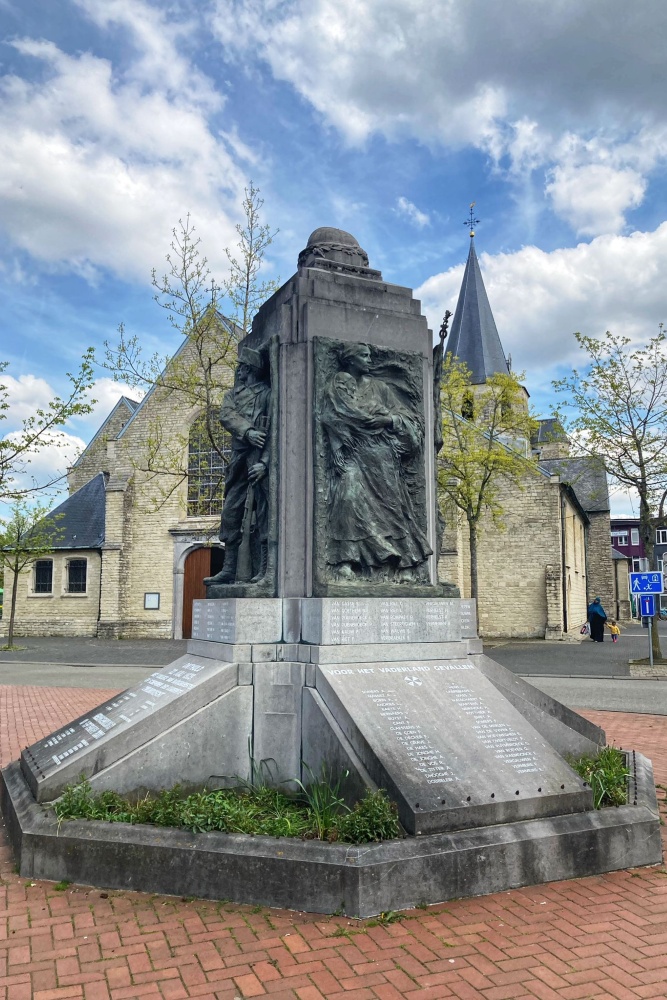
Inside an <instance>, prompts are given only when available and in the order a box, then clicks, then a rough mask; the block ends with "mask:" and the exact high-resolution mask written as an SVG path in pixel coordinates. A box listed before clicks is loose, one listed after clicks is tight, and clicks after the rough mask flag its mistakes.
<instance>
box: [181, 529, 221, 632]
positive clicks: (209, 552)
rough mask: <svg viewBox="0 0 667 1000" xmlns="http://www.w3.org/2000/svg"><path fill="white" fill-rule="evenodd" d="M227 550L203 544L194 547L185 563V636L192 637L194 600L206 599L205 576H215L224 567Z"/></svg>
mask: <svg viewBox="0 0 667 1000" xmlns="http://www.w3.org/2000/svg"><path fill="white" fill-rule="evenodd" d="M224 561H225V550H224V549H221V548H219V547H217V546H214V547H211V546H209V545H202V547H201V548H199V549H193V550H192V552H189V553H188V555H187V556H186V558H185V563H184V564H183V638H184V639H191V638H192V602H193V601H196V600H204V598H205V597H206V587H205V586H204V583H203V581H204V577H205V576H215V574H216V573H219V572H220V570H221V569H222V564H223V563H224Z"/></svg>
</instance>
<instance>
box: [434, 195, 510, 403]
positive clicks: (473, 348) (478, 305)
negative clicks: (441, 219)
mask: <svg viewBox="0 0 667 1000" xmlns="http://www.w3.org/2000/svg"><path fill="white" fill-rule="evenodd" d="M474 204H475V203H474V202H473V204H472V205H471V206H470V218H469V219H467V220H466V223H465V224H466V225H468V226H469V227H470V251H469V252H468V260H467V262H466V268H465V272H464V274H463V283H462V285H461V291H460V293H459V300H458V303H457V306H456V312H455V313H454V320H453V322H452V329H451V333H450V335H449V338H448V340H447V350H446V353H447V354H449V355H453V356H455V357H457V358H458V359H459V361H463V362H465V364H466V365H467V366H468V368H469V369H470V372H471V382H472V384H473V385H483V384H484V383H485V382H486V380H487V378H488V377H489V375H493V374H495V373H496V372H507V371H509V368H510V365H509V362H508V360H507V358H506V357H505V352H504V351H503V345H502V344H501V343H500V337H499V336H498V330H497V328H496V322H495V320H494V318H493V313H492V312H491V306H490V304H489V299H488V296H487V294H486V288H485V287H484V281H483V279H482V272H481V270H480V267H479V261H478V260H477V254H476V252H475V230H474V226H475V223H477V222H478V221H479V220H478V219H475V218H474V216H473V207H474Z"/></svg>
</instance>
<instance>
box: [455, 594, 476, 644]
mask: <svg viewBox="0 0 667 1000" xmlns="http://www.w3.org/2000/svg"><path fill="white" fill-rule="evenodd" d="M458 605H459V608H460V609H461V638H462V639H474V638H475V637H476V636H477V609H476V605H477V601H476V600H475V599H474V598H463V599H461V600H459V602H458Z"/></svg>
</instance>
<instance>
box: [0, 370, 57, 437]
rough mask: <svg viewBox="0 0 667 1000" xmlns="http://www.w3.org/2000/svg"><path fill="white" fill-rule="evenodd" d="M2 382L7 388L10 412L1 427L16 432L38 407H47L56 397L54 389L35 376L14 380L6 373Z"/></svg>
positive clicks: (28, 375) (21, 376) (1, 377)
mask: <svg viewBox="0 0 667 1000" xmlns="http://www.w3.org/2000/svg"><path fill="white" fill-rule="evenodd" d="M0 382H2V384H3V385H4V386H6V388H7V402H8V404H9V410H8V411H7V412H6V413H5V419H4V420H3V421H2V424H0V426H1V427H2V428H3V430H4V429H6V428H9V430H11V431H14V430H16V429H17V428H18V427H19V426H20V425H21V423H22V422H23V421H24V420H26V419H27V418H28V417H30V416H31V415H32V414H33V413H34V412H35V410H36V409H37V408H38V407H46V406H48V404H49V401H50V400H51V399H53V396H54V395H55V393H54V391H53V389H52V387H51V386H50V385H49V383H48V382H47V381H46V379H43V378H37V377H36V376H35V375H30V374H26V375H20V376H19V378H14V377H13V376H12V375H9V374H7V373H6V372H5V373H3V374H2V375H0Z"/></svg>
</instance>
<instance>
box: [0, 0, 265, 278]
mask: <svg viewBox="0 0 667 1000" xmlns="http://www.w3.org/2000/svg"><path fill="white" fill-rule="evenodd" d="M77 2H78V6H79V7H80V8H81V9H83V10H84V11H85V13H86V14H87V15H88V16H89V17H90V18H92V19H93V20H95V21H96V23H97V24H98V25H99V26H100V27H101V28H109V27H110V25H112V24H113V25H114V26H115V28H116V29H118V28H120V29H121V31H122V32H123V33H124V34H125V37H126V39H128V40H129V42H130V48H129V50H126V52H125V53H124V61H123V68H122V69H120V68H119V67H118V66H115V65H113V64H112V63H111V62H110V61H109V60H107V59H103V58H99V57H97V56H95V55H92V54H91V53H89V52H82V53H79V54H77V55H69V54H67V53H65V52H63V51H62V50H61V49H59V48H58V47H57V46H56V45H54V44H53V43H52V42H49V41H40V40H35V39H30V38H28V39H18V40H16V41H14V43H13V44H14V46H15V47H16V48H17V49H18V51H19V52H20V53H21V54H22V55H23V56H25V57H28V60H29V61H30V62H31V63H32V64H33V66H34V68H35V69H36V70H38V71H39V72H37V74H36V75H35V76H34V77H33V78H28V77H20V76H18V75H5V76H4V77H2V78H0V217H1V219H2V227H3V228H4V229H5V231H6V234H7V236H8V237H9V238H10V240H11V241H12V242H13V243H14V245H15V246H17V247H19V248H21V249H22V250H26V251H28V252H29V253H30V254H31V255H33V257H35V258H37V259H39V260H41V261H43V262H45V263H46V264H48V265H51V266H66V267H68V268H72V269H75V270H77V271H79V272H80V273H81V274H83V275H84V276H85V277H87V278H89V279H91V278H94V275H95V270H96V269H97V268H99V267H107V268H111V269H112V270H113V271H115V272H116V273H117V274H119V275H121V276H123V277H125V278H131V279H135V280H142V281H143V280H145V279H146V278H147V276H148V275H149V273H150V268H151V267H152V266H154V265H155V264H156V263H157V262H159V261H160V260H161V259H162V257H163V255H164V251H165V250H166V249H167V244H168V240H169V231H170V229H171V227H172V226H173V225H175V224H176V222H177V220H178V219H179V218H180V217H182V216H184V215H185V214H186V213H187V212H188V211H190V212H191V214H192V217H193V221H194V222H195V224H196V225H197V228H198V230H199V233H200V235H202V237H203V238H204V240H205V242H206V245H207V246H208V247H210V250H209V258H210V259H211V263H212V264H213V265H214V266H219V265H221V264H223V262H224V254H223V248H224V246H225V245H226V244H227V243H228V242H229V241H230V240H231V239H232V238H233V236H234V222H235V221H236V218H235V216H236V214H237V211H238V209H237V206H238V204H239V203H240V199H241V196H242V191H243V186H244V181H245V178H244V171H243V166H244V164H243V157H244V154H248V155H249V151H247V150H244V148H243V145H242V143H240V141H239V140H238V138H237V137H234V136H230V137H229V140H227V138H226V137H225V135H224V134H223V133H221V132H220V131H219V130H218V129H216V128H214V126H213V125H212V124H211V121H212V117H211V116H213V115H214V114H219V113H220V111H221V109H222V106H223V103H224V102H223V99H222V97H221V95H220V94H219V93H217V92H216V90H215V88H214V86H213V84H212V83H211V81H209V80H208V79H207V78H206V77H205V76H204V75H203V74H202V73H200V72H199V71H198V70H197V67H196V65H194V63H193V62H192V61H191V60H190V59H189V58H186V57H185V56H183V55H182V54H181V51H180V49H179V41H180V40H181V39H182V37H184V36H186V35H187V33H188V31H189V30H190V26H189V25H188V24H187V23H178V24H173V23H171V22H169V21H168V18H167V16H166V15H165V14H163V13H162V12H161V11H160V10H159V9H158V8H157V7H153V6H151V5H150V4H148V3H145V2H143V0H132V2H130V0H104V2H102V0H77ZM128 55H129V56H130V58H128Z"/></svg>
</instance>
